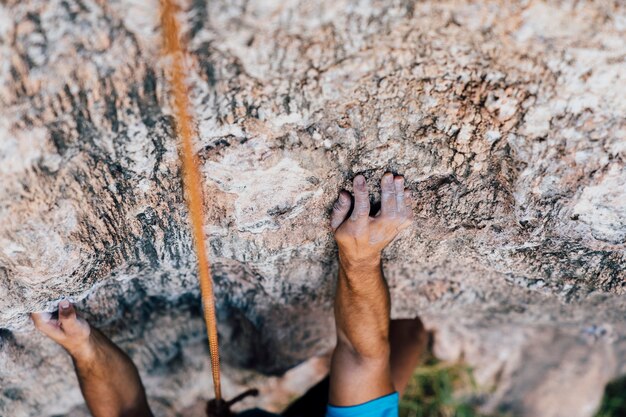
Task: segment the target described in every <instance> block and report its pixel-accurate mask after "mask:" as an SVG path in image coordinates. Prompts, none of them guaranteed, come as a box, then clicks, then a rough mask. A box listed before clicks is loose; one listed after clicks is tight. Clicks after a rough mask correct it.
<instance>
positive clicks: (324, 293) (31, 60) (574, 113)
mask: <svg viewBox="0 0 626 417" xmlns="http://www.w3.org/2000/svg"><path fill="white" fill-rule="evenodd" d="M182 7H183V12H181V14H180V18H181V21H182V22H183V26H184V28H185V30H186V36H187V37H188V39H189V43H190V50H191V51H192V55H191V56H190V57H189V59H188V64H189V66H190V68H191V74H192V77H191V79H190V80H189V81H190V85H191V88H192V92H193V97H192V101H193V103H194V105H195V109H194V110H195V112H196V116H197V131H198V140H197V151H198V154H199V156H200V158H201V160H202V164H203V165H202V171H203V173H204V184H205V190H204V191H205V193H206V219H207V227H206V236H207V239H208V242H209V243H210V252H211V253H210V258H211V259H212V261H213V271H214V276H215V281H216V297H217V300H218V301H217V304H218V309H219V317H220V320H221V322H220V333H221V335H222V342H223V345H222V351H223V353H224V356H225V363H226V367H227V369H226V371H225V372H226V375H227V379H228V380H227V392H226V394H227V395H232V394H233V393H234V392H235V391H236V390H237V389H238V388H239V387H240V386H243V385H245V384H247V383H250V381H256V382H255V383H256V384H259V385H261V386H263V387H265V390H266V391H267V392H269V391H274V388H275V387H277V386H278V385H280V383H279V382H277V381H283V382H284V381H287V385H290V386H292V387H293V388H292V389H293V392H292V394H293V393H294V392H298V390H302V389H303V384H305V383H312V382H313V381H312V379H313V378H315V377H317V376H319V374H320V373H321V372H323V365H320V364H319V363H317V365H316V364H313V365H310V366H309V367H308V368H306V369H304V368H302V369H304V370H300V371H297V372H300V373H299V374H298V375H300V382H301V383H299V384H298V383H295V382H293V381H294V379H293V378H292V379H291V380H290V379H289V378H287V379H286V380H285V379H284V380H276V379H271V378H270V379H267V378H265V377H262V376H260V374H280V373H281V372H283V371H285V370H287V369H289V368H290V367H292V366H294V365H296V364H298V363H300V362H302V361H303V360H305V359H307V358H310V357H314V356H316V355H320V354H324V353H326V352H327V351H328V350H329V348H330V347H331V346H332V343H333V325H332V316H331V302H332V292H333V281H334V275H335V272H336V261H335V248H334V245H333V242H332V237H331V235H330V233H329V231H328V230H327V228H326V226H325V224H326V222H327V215H328V210H329V207H330V206H331V205H332V201H333V199H334V197H335V196H336V194H337V192H338V190H339V189H340V188H342V187H348V188H349V180H350V179H351V178H352V177H353V176H354V175H355V173H359V172H361V173H364V174H365V175H366V177H368V180H369V182H370V184H372V185H375V184H376V182H377V181H378V180H379V178H380V176H381V175H382V174H383V172H384V171H385V170H393V171H396V172H399V173H403V174H404V175H405V176H406V177H407V180H408V184H409V185H408V186H409V188H410V190H411V193H412V194H413V196H414V198H415V201H416V204H415V207H414V211H415V215H416V218H417V221H416V224H415V226H414V227H413V228H412V229H411V230H409V231H407V232H404V233H403V235H402V238H401V239H399V240H398V241H397V242H396V243H395V244H393V245H392V247H390V248H389V249H388V250H387V252H386V254H385V261H386V266H385V270H386V273H387V276H388V279H389V283H390V288H391V292H392V297H393V303H394V305H393V316H394V317H409V316H413V315H415V314H418V313H419V314H421V315H423V317H424V320H425V322H426V324H427V326H428V327H429V328H430V329H432V330H433V331H434V332H435V352H436V353H437V354H438V355H439V356H440V357H441V358H443V359H449V360H459V359H463V360H465V361H466V362H468V363H469V364H470V365H472V366H474V368H475V375H476V378H477V381H478V382H479V384H480V385H481V386H482V387H484V389H485V395H484V396H482V397H480V398H476V400H477V401H478V402H479V403H480V404H482V406H483V408H484V409H486V410H499V411H510V412H512V413H513V414H514V415H523V416H532V417H537V416H542V417H552V416H554V417H557V416H569V417H571V416H573V417H577V416H579V417H585V416H591V415H592V414H593V411H594V408H595V407H596V406H597V404H598V402H599V400H600V398H601V395H602V392H603V387H604V385H605V384H606V383H607V382H608V381H609V380H610V379H612V378H614V377H616V376H618V375H620V374H624V373H626V324H625V323H624V317H625V314H626V299H625V294H626V271H625V260H626V255H625V247H626V246H625V244H626V187H624V183H625V182H626V169H625V160H626V122H625V119H624V114H626V100H625V99H624V97H625V96H626V87H625V86H626V62H625V61H626V42H625V39H626V6H625V4H624V3H623V2H620V1H613V2H612V1H602V0H597V1H586V2H579V1H549V2H542V1H521V2H502V1H501V2H461V1H447V2H439V1H435V0H431V1H423V2H413V1H374V0H372V1H358V2H357V1H344V0H332V1H324V2H322V4H317V2H309V1H305V0H301V1H295V0H293V1H266V0H265V1H264V0H254V1H225V0H217V1H210V2H205V1H203V0H194V1H189V2H187V3H184V4H182ZM165 64H166V60H165V59H164V58H162V57H160V32H159V27H158V2H156V1H155V0H151V1H133V0H117V1H95V0H45V1H44V0H33V1H29V2H23V1H18V0H3V1H1V2H0V82H1V84H0V105H1V108H0V179H1V180H0V328H1V329H0V415H2V416H11V417H21V416H51V415H64V414H67V415H83V414H84V407H82V406H81V405H80V404H81V398H80V395H79V391H78V387H77V384H76V382H75V379H74V376H73V374H72V371H71V365H70V362H69V359H68V358H67V357H66V356H65V355H64V354H62V351H61V350H60V349H59V348H58V347H56V346H55V345H54V344H53V343H52V342H50V341H48V340H45V339H44V338H43V337H42V336H40V335H38V334H37V333H36V332H35V331H34V330H33V328H32V326H31V325H30V323H29V321H28V316H27V313H29V312H32V311H36V310H41V309H49V310H51V309H53V308H54V307H55V305H56V303H57V302H58V300H60V299H61V298H62V297H72V298H74V299H75V300H76V301H77V302H78V303H79V308H80V309H81V310H82V311H84V312H85V314H86V315H87V316H88V317H89V318H90V319H91V321H92V322H93V323H94V324H96V325H98V326H101V327H103V329H104V330H105V331H106V332H108V334H110V335H112V336H113V338H114V339H115V340H116V341H117V342H119V343H120V344H121V345H122V346H123V347H124V348H125V349H127V350H128V351H129V352H130V353H131V355H132V356H133V358H134V359H135V361H136V362H137V363H138V364H139V367H140V369H141V371H142V374H143V375H144V377H145V378H146V383H147V388H148V391H149V394H150V401H151V403H152V405H153V406H154V407H155V409H156V411H157V414H158V415H162V416H165V415H174V414H175V413H183V412H184V411H183V410H185V408H186V407H190V406H192V405H193V404H194V403H195V402H196V401H197V400H198V399H201V398H206V396H207V395H208V393H209V389H208V386H209V374H208V370H207V360H206V355H207V353H206V348H205V347H204V333H203V332H204V329H203V323H202V320H201V317H200V310H199V297H198V290H197V283H196V277H195V274H194V272H193V270H194V262H195V259H194V255H193V253H192V250H191V241H190V234H189V232H188V227H187V223H186V221H187V218H186V211H185V208H184V204H183V201H184V200H183V195H182V192H181V183H180V175H179V165H178V161H177V154H176V139H175V138H174V136H173V131H174V129H173V119H172V116H171V109H170V105H169V102H168V95H167V88H168V87H167V83H166V79H165V76H164V68H166V66H165ZM315 369H317V370H318V371H316V372H314V370H315ZM320 369H321V371H320ZM302 375H304V376H302ZM296 379H297V378H296ZM302 380H304V381H305V382H302ZM272 381H274V382H272ZM289 381H291V382H289ZM272 384H273V385H272ZM283 385H284V384H283ZM267 398H270V397H267ZM283 398H284V396H283ZM268 401H269V400H267V399H266V403H265V404H269V403H268ZM250 404H252V402H250ZM269 406H272V405H271V404H269ZM274 406H275V407H277V406H278V405H276V404H274ZM81 410H82V411H81Z"/></svg>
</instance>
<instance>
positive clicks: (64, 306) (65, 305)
mask: <svg viewBox="0 0 626 417" xmlns="http://www.w3.org/2000/svg"><path fill="white" fill-rule="evenodd" d="M59 307H61V308H62V309H63V310H67V309H68V308H70V302H69V301H67V300H63V301H61V302H60V303H59Z"/></svg>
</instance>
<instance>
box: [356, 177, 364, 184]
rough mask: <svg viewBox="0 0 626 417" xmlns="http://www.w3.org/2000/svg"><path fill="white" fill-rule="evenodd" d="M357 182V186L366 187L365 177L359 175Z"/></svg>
mask: <svg viewBox="0 0 626 417" xmlns="http://www.w3.org/2000/svg"><path fill="white" fill-rule="evenodd" d="M355 182H356V185H359V186H361V185H365V177H363V176H362V175H359V176H358V177H356V178H355Z"/></svg>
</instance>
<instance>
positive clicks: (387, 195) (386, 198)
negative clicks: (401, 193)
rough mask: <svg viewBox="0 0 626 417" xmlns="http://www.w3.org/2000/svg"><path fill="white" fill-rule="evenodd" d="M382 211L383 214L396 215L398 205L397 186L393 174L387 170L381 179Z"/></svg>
mask: <svg viewBox="0 0 626 417" xmlns="http://www.w3.org/2000/svg"><path fill="white" fill-rule="evenodd" d="M380 189H381V197H380V212H381V214H382V215H383V216H389V217H395V215H396V212H397V211H398V210H397V205H396V188H395V186H394V185H393V174H392V173H391V172H387V173H386V174H385V175H383V177H382V179H381V180H380Z"/></svg>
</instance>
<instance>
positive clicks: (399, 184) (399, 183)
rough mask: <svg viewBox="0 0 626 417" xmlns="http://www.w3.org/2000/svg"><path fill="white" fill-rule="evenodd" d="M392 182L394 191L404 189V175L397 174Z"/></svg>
mask: <svg viewBox="0 0 626 417" xmlns="http://www.w3.org/2000/svg"><path fill="white" fill-rule="evenodd" d="M393 183H394V185H395V187H396V192H402V191H403V190H404V177H403V176H401V175H398V176H397V177H395V178H394V179H393Z"/></svg>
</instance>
